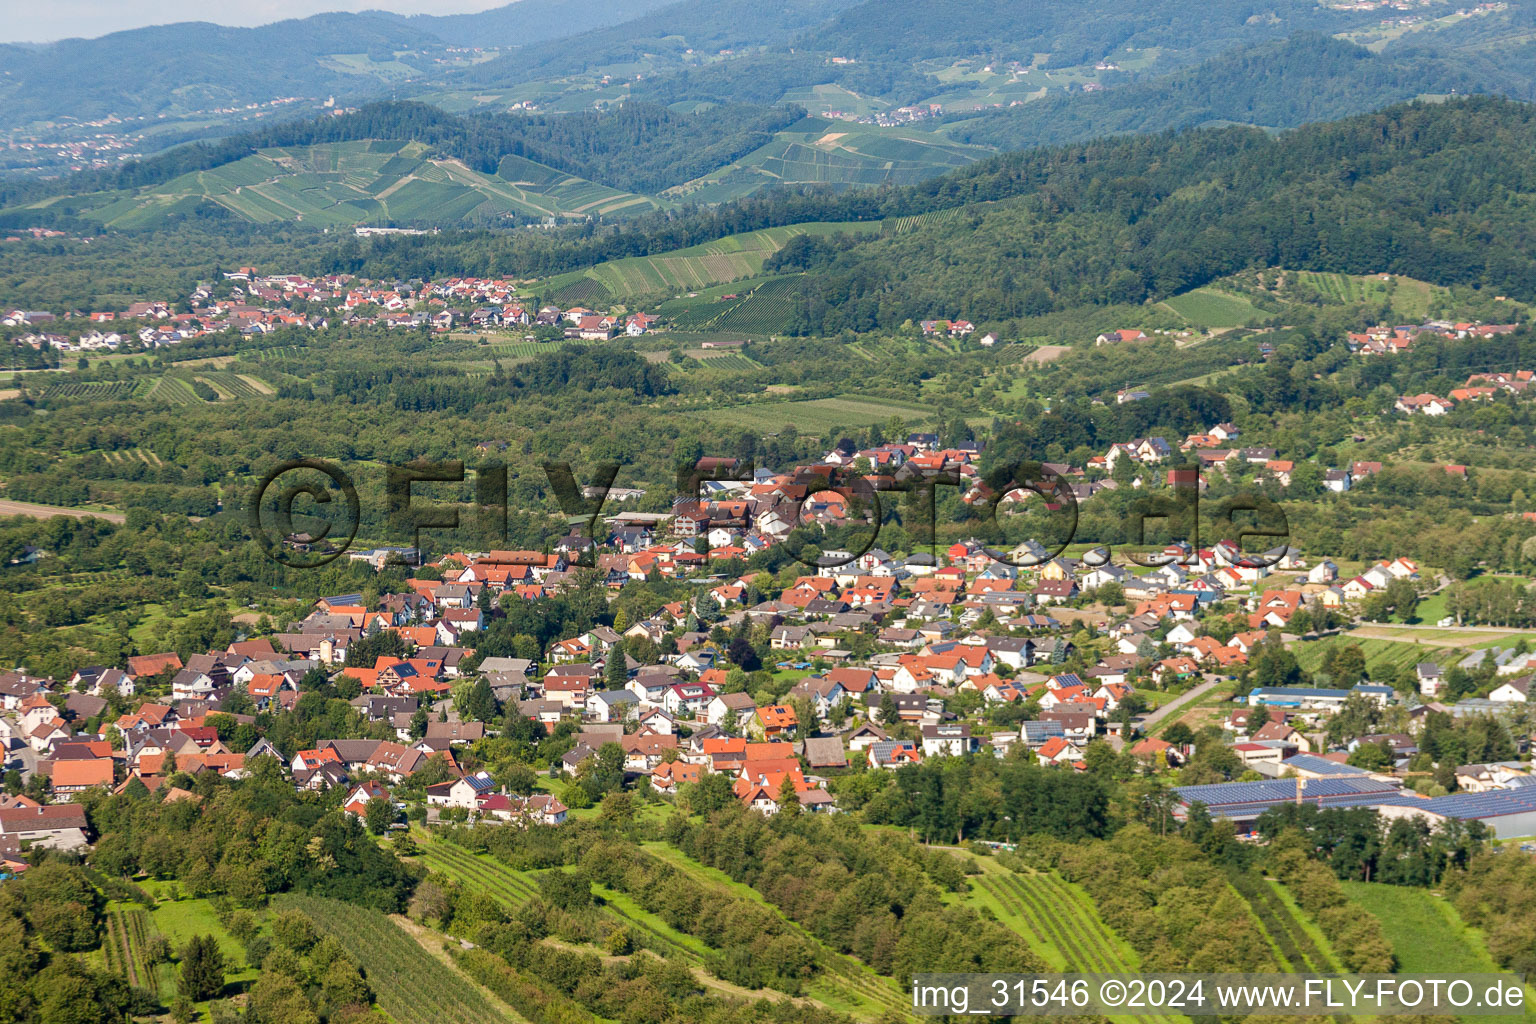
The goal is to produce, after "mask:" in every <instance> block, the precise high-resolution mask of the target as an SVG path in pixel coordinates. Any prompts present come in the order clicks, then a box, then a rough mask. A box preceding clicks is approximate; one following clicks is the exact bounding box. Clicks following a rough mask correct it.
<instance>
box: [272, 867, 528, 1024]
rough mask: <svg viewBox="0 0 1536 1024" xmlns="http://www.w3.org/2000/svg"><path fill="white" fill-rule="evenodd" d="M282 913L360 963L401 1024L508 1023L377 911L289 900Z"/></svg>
mask: <svg viewBox="0 0 1536 1024" xmlns="http://www.w3.org/2000/svg"><path fill="white" fill-rule="evenodd" d="M273 905H274V906H275V907H277V908H278V909H280V910H281V909H293V910H302V911H303V912H305V913H306V914H308V915H309V916H310V917H311V918H313V919H314V922H315V926H316V927H317V928H318V929H319V930H320V931H321V932H323V933H325V934H327V935H334V936H335V937H336V938H337V939H339V940H340V941H341V943H342V944H343V945H344V946H345V947H346V949H347V951H348V952H349V953H351V954H352V955H353V956H354V957H356V958H357V961H358V963H360V964H361V965H362V967H363V971H364V972H365V974H366V976H367V981H368V985H369V987H370V988H372V989H373V992H374V998H375V999H376V1000H377V1002H378V1004H379V1007H380V1008H381V1009H382V1010H383V1011H384V1012H385V1013H387V1014H389V1016H390V1018H391V1019H392V1020H394V1021H395V1024H443V1022H446V1021H453V1022H455V1024H503V1022H504V1021H505V1020H506V1016H505V1014H504V1013H502V1012H501V1011H498V1010H497V1009H496V1007H494V1006H493V1005H492V1004H491V1001H490V1000H489V999H487V998H486V996H485V995H484V993H482V992H481V991H480V990H479V989H478V988H476V987H475V986H474V985H472V984H471V983H470V982H469V981H468V980H467V979H465V978H464V977H463V976H462V975H460V974H458V973H457V972H454V971H451V970H445V969H444V967H443V965H442V963H441V962H440V961H439V960H438V959H437V958H435V957H434V956H432V954H430V953H428V952H427V951H426V950H424V949H422V948H421V945H420V944H419V943H417V941H416V940H415V939H413V938H412V937H411V936H409V935H407V934H406V933H405V932H404V931H403V930H402V929H401V928H400V926H399V925H397V924H395V923H394V922H393V921H391V920H390V919H389V918H388V917H386V916H385V915H383V914H381V913H379V912H378V911H376V910H365V909H363V908H362V907H357V906H353V905H352V904H350V903H341V902H338V901H336V900H326V899H320V898H318V897H313V896H295V895H292V894H288V895H283V896H280V897H278V898H277V899H276V900H274V901H273Z"/></svg>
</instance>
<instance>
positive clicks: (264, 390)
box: [197, 370, 272, 399]
mask: <svg viewBox="0 0 1536 1024" xmlns="http://www.w3.org/2000/svg"><path fill="white" fill-rule="evenodd" d="M197 379H198V380H201V381H203V382H205V383H207V384H208V386H209V387H211V388H213V389H214V390H215V391H217V392H218V393H219V398H221V399H230V398H265V397H266V396H267V395H270V394H271V393H272V389H271V388H270V387H268V386H267V385H266V384H264V383H262V382H261V381H258V380H256V379H254V378H251V377H247V376H244V375H242V374H238V373H232V372H230V371H228V370H216V371H210V372H207V373H200V374H198V375H197Z"/></svg>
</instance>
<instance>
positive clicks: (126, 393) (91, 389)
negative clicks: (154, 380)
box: [43, 380, 140, 402]
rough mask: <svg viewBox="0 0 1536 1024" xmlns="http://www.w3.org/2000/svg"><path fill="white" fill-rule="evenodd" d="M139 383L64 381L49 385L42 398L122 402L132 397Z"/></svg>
mask: <svg viewBox="0 0 1536 1024" xmlns="http://www.w3.org/2000/svg"><path fill="white" fill-rule="evenodd" d="M139 383H140V382H139V381H133V380H110V381H84V380H74V381H65V382H63V383H60V384H50V385H48V387H47V388H45V389H44V390H43V397H44V398H89V399H90V400H91V401H94V402H111V401H122V400H125V399H129V398H132V397H134V393H135V392H136V391H137V390H138V388H139Z"/></svg>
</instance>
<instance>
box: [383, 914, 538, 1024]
mask: <svg viewBox="0 0 1536 1024" xmlns="http://www.w3.org/2000/svg"><path fill="white" fill-rule="evenodd" d="M389 919H390V920H391V921H393V922H395V924H397V925H399V926H400V927H401V929H403V930H404V931H405V933H406V934H407V935H409V936H410V937H411V938H413V939H415V940H416V942H417V944H418V945H420V946H421V948H422V949H424V950H426V951H427V952H428V953H430V954H431V955H432V956H434V957H436V958H437V959H438V960H440V961H441V962H442V963H443V965H444V966H446V967H447V968H448V969H449V970H450V971H452V972H454V973H455V974H457V975H458V976H459V977H461V978H463V979H464V980H465V981H466V982H468V983H469V984H470V985H472V986H474V987H475V988H477V989H479V990H480V994H481V995H483V996H485V998H486V999H488V1000H490V1003H491V1005H492V1006H493V1007H495V1008H496V1009H497V1010H499V1011H500V1012H501V1013H503V1014H505V1015H506V1018H507V1019H508V1020H510V1021H515V1022H517V1024H527V1022H528V1018H527V1017H524V1016H523V1015H522V1014H520V1013H518V1012H517V1011H516V1010H514V1009H512V1007H510V1006H508V1005H507V1004H506V1002H505V1001H503V1000H502V998H501V997H500V996H498V995H497V994H496V993H494V992H492V991H491V990H490V989H488V988H486V987H485V986H484V985H482V984H480V983H479V982H478V981H476V980H475V979H474V978H471V977H470V976H469V975H467V974H465V973H464V972H463V971H462V970H460V968H459V965H458V964H456V963H454V962H453V957H451V956H449V955H448V953H447V951H445V950H444V949H443V939H444V938H446V936H444V935H443V933H442V932H435V931H433V930H432V929H430V928H423V927H422V926H421V925H419V924H417V923H416V922H415V921H412V920H411V919H410V918H408V917H406V916H405V915H404V914H390V915H389ZM450 941H452V940H450ZM445 1024H446V1022H445Z"/></svg>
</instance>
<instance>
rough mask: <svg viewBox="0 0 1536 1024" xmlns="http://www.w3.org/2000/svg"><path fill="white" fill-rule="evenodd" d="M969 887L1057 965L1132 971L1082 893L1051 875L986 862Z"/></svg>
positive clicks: (1125, 952)
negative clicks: (1018, 871)
mask: <svg viewBox="0 0 1536 1024" xmlns="http://www.w3.org/2000/svg"><path fill="white" fill-rule="evenodd" d="M983 864H984V868H985V870H984V873H983V874H981V875H979V876H977V877H976V878H975V879H974V883H975V885H976V886H978V887H979V889H980V891H979V892H977V891H976V890H973V891H972V895H973V897H975V898H976V899H977V902H979V903H980V904H981V905H982V906H984V907H987V908H988V909H990V910H991V911H992V912H993V913H994V914H996V915H997V918H998V920H999V921H1001V922H1002V923H1003V924H1005V925H1007V926H1008V927H1009V928H1011V929H1013V930H1014V931H1016V932H1018V933H1019V934H1020V935H1022V936H1024V938H1026V939H1028V940H1029V944H1030V948H1031V949H1033V950H1034V951H1035V952H1037V953H1039V954H1040V956H1041V957H1042V958H1044V959H1045V960H1046V961H1047V962H1049V963H1050V964H1051V965H1052V966H1053V967H1055V968H1057V969H1058V970H1061V971H1066V972H1073V973H1084V974H1121V973H1129V972H1134V971H1135V970H1136V969H1137V968H1138V966H1139V962H1138V960H1137V959H1136V956H1135V954H1134V953H1133V952H1132V951H1131V950H1130V948H1129V947H1127V946H1126V945H1125V944H1124V943H1123V942H1121V941H1120V939H1119V938H1118V937H1117V936H1116V935H1115V933H1114V932H1112V931H1110V929H1109V927H1108V926H1107V925H1105V924H1104V922H1103V921H1101V920H1099V915H1098V914H1097V913H1096V912H1095V911H1094V909H1093V905H1092V904H1091V903H1090V902H1089V901H1088V899H1087V898H1086V897H1085V896H1082V895H1080V894H1079V893H1077V892H1074V891H1073V889H1072V887H1071V886H1069V885H1068V884H1067V883H1066V882H1064V881H1062V880H1061V879H1060V878H1058V877H1056V876H1055V875H1047V874H1038V873H1032V874H1027V875H1021V874H1018V873H1016V872H1013V871H1009V870H1007V869H1006V868H1003V867H1001V866H994V865H993V864H992V863H990V862H983ZM1113 1019H1115V1020H1124V1021H1137V1022H1141V1024H1149V1022H1166V1021H1177V1020H1181V1019H1182V1018H1179V1017H1170V1016H1134V1017H1132V1016H1125V1017H1116V1018H1113Z"/></svg>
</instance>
